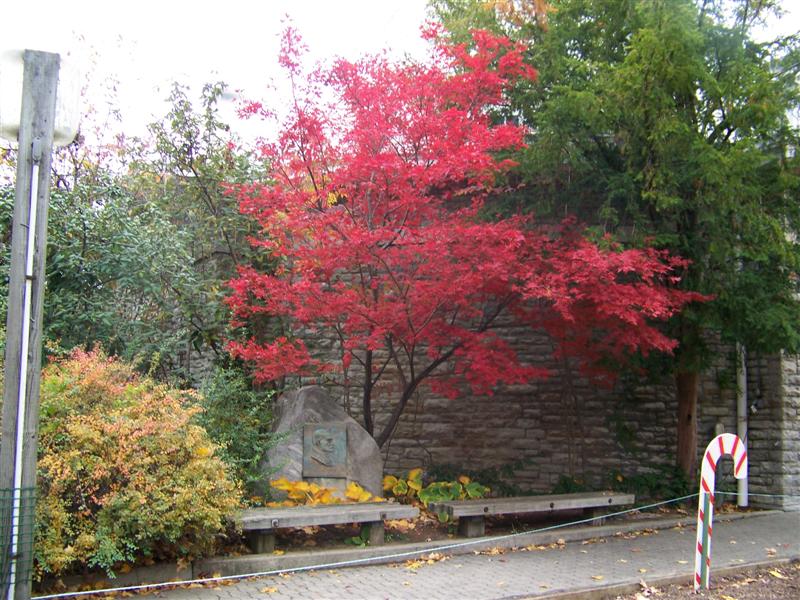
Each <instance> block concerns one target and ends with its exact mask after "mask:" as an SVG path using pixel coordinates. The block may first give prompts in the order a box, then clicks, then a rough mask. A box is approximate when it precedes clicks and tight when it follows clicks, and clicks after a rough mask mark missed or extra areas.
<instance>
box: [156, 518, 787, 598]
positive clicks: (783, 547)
mask: <svg viewBox="0 0 800 600" xmlns="http://www.w3.org/2000/svg"><path fill="white" fill-rule="evenodd" d="M694 540H695V531H694V529H693V528H675V529H667V530H661V531H658V532H644V533H639V534H628V535H625V536H616V537H610V538H607V539H604V540H589V541H588V542H583V543H582V542H570V543H567V544H566V545H565V546H564V547H562V548H551V549H548V550H531V551H520V550H517V551H510V550H509V551H506V552H504V553H502V554H494V555H492V554H481V555H474V554H470V555H461V556H454V557H451V558H448V559H446V560H442V561H438V562H434V563H433V564H424V565H422V566H420V567H419V568H417V569H410V568H408V566H407V565H406V564H404V563H400V564H396V565H377V566H368V567H356V568H347V569H337V570H335V571H313V572H303V573H296V574H292V575H288V576H285V577H277V576H276V577H264V578H259V579H251V580H246V581H239V582H237V583H235V584H232V585H223V586H219V587H218V588H193V589H179V590H170V591H161V592H158V593H156V594H154V596H155V597H157V598H163V599H165V600H217V599H220V600H222V599H236V600H249V599H256V598H258V599H260V600H265V599H268V598H269V599H281V600H283V599H297V600H300V599H302V600H311V599H320V600H323V599H331V600H333V599H336V600H340V599H348V600H356V599H365V600H373V599H376V600H377V599H396V598H403V599H406V598H407V599H409V600H414V599H420V600H422V599H424V600H438V599H442V600H445V599H459V600H463V599H474V600H483V599H486V600H489V599H502V598H525V597H534V596H542V595H546V594H552V593H554V592H564V591H579V590H589V589H592V588H598V587H604V586H608V585H614V584H625V583H636V582H638V581H639V580H645V581H648V580H650V581H652V580H654V579H655V578H661V577H669V576H674V575H681V576H682V575H685V576H686V580H687V582H688V581H690V580H691V575H692V571H693V568H694V553H693V546H694ZM787 557H800V513H796V512H795V513H781V514H772V515H767V516H759V517H751V518H747V519H741V520H737V521H729V522H722V521H720V522H718V523H715V527H714V538H713V546H712V570H711V578H712V585H713V578H714V569H715V568H717V569H719V568H722V567H729V566H735V565H743V566H744V565H746V564H752V563H757V562H763V561H767V560H774V559H779V558H787Z"/></svg>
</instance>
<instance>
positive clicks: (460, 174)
mask: <svg viewBox="0 0 800 600" xmlns="http://www.w3.org/2000/svg"><path fill="white" fill-rule="evenodd" d="M432 37H433V38H435V37H436V36H435V35H432ZM299 47H300V44H299V40H298V38H297V36H296V34H295V33H294V32H293V31H292V30H287V32H286V34H285V44H284V48H283V52H282V54H281V63H282V65H283V66H284V67H285V68H286V69H287V70H288V73H289V76H290V78H291V80H292V82H293V84H294V85H293V90H294V101H293V105H292V107H291V111H290V115H289V117H288V118H286V120H284V121H283V123H282V127H281V130H280V135H279V136H278V137H277V139H276V140H275V141H274V142H272V143H265V144H263V147H262V151H263V153H264V156H265V157H266V158H267V159H268V160H269V161H270V163H271V165H272V177H273V178H274V179H273V181H271V182H269V183H256V184H253V185H247V186H241V187H240V188H238V190H237V193H238V194H239V198H240V202H241V209H242V210H243V211H245V212H247V213H250V214H252V215H253V216H254V217H255V218H257V219H258V220H259V222H260V223H261V225H262V227H263V230H262V231H263V235H262V236H261V237H260V238H259V239H256V240H254V241H253V243H254V244H256V245H258V246H260V247H262V248H263V250H264V252H265V253H268V255H269V256H270V257H271V259H272V261H273V262H272V264H274V265H276V266H275V268H274V269H273V270H272V271H271V272H269V273H264V272H259V271H258V270H256V269H255V268H243V269H241V270H240V273H239V277H238V278H237V279H236V280H234V281H232V282H231V286H232V290H233V291H232V294H231V296H230V298H229V302H230V306H231V307H232V309H233V313H234V324H235V325H242V324H245V323H247V322H248V320H249V319H252V318H258V317H260V316H261V315H269V316H273V317H274V316H278V317H281V318H282V320H283V323H284V327H285V331H286V334H285V335H282V336H280V337H277V338H276V339H270V340H264V339H255V338H251V339H249V340H247V341H243V342H242V341H239V342H231V343H230V351H231V352H232V353H233V355H235V356H237V357H240V358H243V359H245V360H247V361H252V362H253V363H254V365H255V375H256V378H257V379H259V380H276V379H279V378H281V377H284V376H287V375H313V374H315V373H316V374H320V373H333V374H335V375H337V376H338V377H339V378H340V380H341V381H344V382H345V383H348V382H358V385H359V386H360V387H361V393H360V396H361V399H362V401H363V420H364V426H365V428H366V429H367V431H369V432H370V433H371V434H372V435H373V436H374V437H375V439H376V441H377V442H378V444H379V445H383V444H384V443H385V442H386V441H387V440H388V439H389V438H390V436H391V435H392V432H393V431H394V428H395V426H396V425H397V422H398V420H399V418H400V416H401V415H402V413H403V409H404V408H405V406H406V404H407V402H408V401H409V399H410V398H411V397H412V395H413V394H414V392H415V391H416V390H417V389H418V387H419V386H420V385H421V384H423V382H425V383H426V384H428V385H429V386H430V387H431V388H433V389H434V390H435V391H437V392H438V393H442V394H445V395H448V396H453V395H455V394H457V393H458V392H459V390H461V389H463V386H464V385H465V384H466V385H468V386H469V387H470V388H471V389H472V390H473V391H474V392H476V393H491V390H492V388H493V387H494V386H496V385H498V384H500V383H511V384H513V383H517V382H524V381H527V380H529V379H530V378H532V377H542V376H545V375H546V372H545V371H543V370H542V369H536V368H532V367H531V366H528V365H524V364H521V363H520V362H519V361H518V360H517V357H516V355H515V353H514V351H513V350H512V349H511V347H510V345H509V343H508V342H507V341H506V340H504V339H502V338H501V337H499V336H498V335H496V334H495V333H494V331H493V328H494V327H495V326H496V325H497V324H498V321H499V320H500V319H501V318H504V315H506V314H511V315H513V316H514V318H516V319H517V320H518V321H519V322H520V323H526V324H528V325H529V326H531V327H535V328H538V329H540V330H543V331H545V332H547V333H549V334H550V336H551V337H552V339H553V340H554V347H555V348H556V352H557V353H558V354H560V355H563V356H570V357H572V356H576V357H580V358H581V360H582V363H583V365H584V366H586V367H587V368H591V367H592V366H594V365H596V361H597V359H598V358H599V357H601V356H606V355H611V356H614V357H618V358H619V357H624V356H626V355H628V354H629V353H631V352H634V351H640V352H644V353H647V352H649V351H651V350H659V351H670V350H671V349H672V348H673V346H674V341H673V340H671V339H669V338H667V337H665V336H664V335H663V334H662V333H661V332H660V331H659V330H658V329H657V328H655V327H654V326H653V325H652V323H653V322H654V321H660V320H664V319H666V318H668V317H669V316H671V315H672V314H674V313H675V312H676V311H678V310H679V309H680V308H681V307H682V306H683V305H684V304H685V303H686V302H688V301H690V300H691V299H693V296H692V295H690V294H687V293H684V292H681V291H678V290H676V289H675V286H674V283H675V282H676V281H677V275H676V271H677V270H678V269H680V268H681V267H682V266H683V264H684V263H683V262H682V261H681V260H680V259H677V258H674V257H670V256H667V255H666V254H664V253H660V252H657V251H655V250H622V249H620V248H618V247H615V246H614V245H613V244H611V243H610V242H609V243H606V244H603V247H600V246H598V245H596V244H594V243H591V242H589V241H587V240H586V239H584V238H583V237H582V236H581V235H580V234H579V231H578V230H577V228H576V227H574V226H573V225H572V224H571V223H567V224H566V225H565V226H564V227H563V228H562V229H561V231H559V232H552V231H550V232H543V231H541V230H537V229H536V228H534V227H533V226H532V223H531V222H529V220H528V219H527V218H524V217H522V216H518V217H514V218H508V219H503V220H494V221H490V220H486V219H484V218H482V212H481V209H482V208H483V207H484V202H485V199H486V197H487V195H488V194H489V193H490V192H491V191H493V187H494V186H495V182H496V180H497V176H498V174H501V173H503V172H504V171H506V170H508V169H510V168H512V167H513V166H514V163H513V162H512V161H510V160H508V159H504V158H502V153H503V151H508V150H514V149H518V148H520V147H521V146H522V145H523V143H524V142H523V137H524V133H525V132H524V130H523V129H522V128H521V127H519V126H517V125H515V124H513V123H499V124H498V123H496V122H494V121H493V119H492V117H491V113H492V109H496V108H497V107H498V106H500V105H502V104H503V103H504V95H505V93H506V91H507V90H508V89H509V87H510V86H512V85H514V83H515V82H516V81H518V80H519V79H520V78H522V79H528V80H533V79H534V78H535V75H536V73H535V71H534V70H533V69H531V68H530V67H529V66H527V65H526V64H525V63H524V62H523V52H524V48H522V47H520V46H519V45H516V44H513V43H511V42H509V41H508V40H507V39H505V38H502V37H496V36H494V35H492V34H489V33H487V32H482V31H477V32H475V33H474V43H473V44H472V45H471V46H470V47H467V46H465V45H449V44H446V43H443V42H441V41H440V40H439V41H436V44H435V51H434V53H433V55H432V57H431V59H430V60H429V61H428V62H427V63H425V64H419V63H411V62H403V63H399V64H398V63H393V62H390V61H388V60H387V59H385V58H381V57H371V58H368V59H365V60H362V61H360V62H356V63H352V62H347V61H344V60H340V61H338V62H336V63H335V64H334V65H333V66H332V67H331V68H328V69H324V70H323V69H318V70H316V71H315V72H313V73H311V74H305V73H304V72H303V71H302V69H301V66H300V54H301V52H300V50H299V49H298V48H299ZM247 111H248V112H259V113H264V114H266V111H265V110H264V109H263V108H262V107H261V106H260V105H258V104H252V105H250V106H249V107H248V108H247ZM314 336H326V337H328V338H329V339H332V340H334V341H335V342H336V345H337V347H338V354H337V357H334V356H330V355H329V354H330V353H328V355H325V354H320V353H315V352H314V351H313V347H314V346H313V344H307V341H308V340H309V339H311V338H313V337H314ZM387 377H391V378H393V380H394V382H395V384H396V386H397V395H396V401H395V402H394V404H393V406H392V407H391V409H390V413H389V414H388V415H383V418H381V419H379V426H380V427H379V429H376V422H375V421H376V419H375V414H374V406H373V402H374V400H375V398H374V392H375V389H376V385H377V384H378V383H379V382H380V381H381V380H382V379H385V378H387Z"/></svg>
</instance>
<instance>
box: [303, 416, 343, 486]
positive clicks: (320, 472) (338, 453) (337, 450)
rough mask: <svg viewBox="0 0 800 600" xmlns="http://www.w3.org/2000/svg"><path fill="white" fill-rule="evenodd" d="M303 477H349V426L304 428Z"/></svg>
mask: <svg viewBox="0 0 800 600" xmlns="http://www.w3.org/2000/svg"><path fill="white" fill-rule="evenodd" d="M303 477H347V426H346V425H345V424H344V423H325V424H319V423H306V424H305V425H304V426H303Z"/></svg>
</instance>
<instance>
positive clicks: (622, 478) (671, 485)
mask: <svg viewBox="0 0 800 600" xmlns="http://www.w3.org/2000/svg"><path fill="white" fill-rule="evenodd" d="M608 479H609V482H610V484H611V489H613V490H615V491H620V492H629V493H633V494H636V501H637V502H642V501H646V500H669V499H673V498H681V497H683V496H686V495H688V494H689V493H691V485H690V483H689V480H688V479H687V478H686V475H685V473H684V472H683V471H682V470H681V469H680V468H679V467H677V466H675V465H672V464H665V465H655V466H654V467H653V468H652V471H650V472H649V473H639V474H637V475H624V474H623V473H621V472H613V473H611V474H610V475H609V478H608Z"/></svg>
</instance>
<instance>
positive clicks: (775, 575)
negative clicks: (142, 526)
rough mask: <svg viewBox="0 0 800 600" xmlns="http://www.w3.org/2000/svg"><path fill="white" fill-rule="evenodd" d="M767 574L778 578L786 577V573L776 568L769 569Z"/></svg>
mask: <svg viewBox="0 0 800 600" xmlns="http://www.w3.org/2000/svg"><path fill="white" fill-rule="evenodd" d="M769 574H770V575H772V576H773V577H777V578H778V579H786V575H784V574H783V573H781V572H780V571H778V569H771V570H770V572H769Z"/></svg>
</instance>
